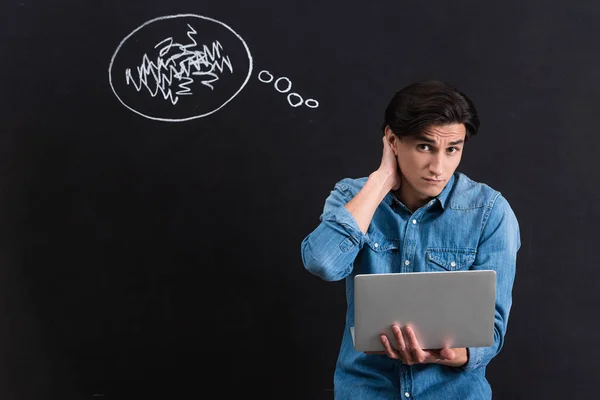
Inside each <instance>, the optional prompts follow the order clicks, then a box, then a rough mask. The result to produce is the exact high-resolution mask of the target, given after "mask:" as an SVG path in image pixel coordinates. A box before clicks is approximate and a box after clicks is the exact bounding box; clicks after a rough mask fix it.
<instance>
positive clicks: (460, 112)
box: [382, 80, 479, 142]
mask: <svg viewBox="0 0 600 400" xmlns="http://www.w3.org/2000/svg"><path fill="white" fill-rule="evenodd" d="M452 123H459V124H460V123H462V124H464V125H465V128H466V137H465V142H466V141H467V140H469V138H470V137H471V136H473V135H475V134H476V133H477V131H478V130H479V117H478V116H477V110H476V109H475V105H474V104H473V102H472V101H471V99H469V97H467V95H465V94H464V93H462V92H460V91H459V90H457V89H456V88H454V87H452V86H450V85H448V84H446V83H444V82H441V81H437V80H424V81H420V82H416V83H413V84H410V85H408V86H406V87H405V88H403V89H401V90H400V91H398V92H397V93H396V94H395V95H394V97H392V99H391V100H390V102H389V104H388V106H387V108H386V110H385V117H384V121H383V125H382V129H383V130H385V127H386V126H387V125H389V126H390V128H391V129H392V131H393V132H394V133H395V134H396V135H397V136H398V137H403V136H413V135H418V134H420V133H423V132H424V130H426V129H427V128H429V127H430V126H433V125H445V124H452Z"/></svg>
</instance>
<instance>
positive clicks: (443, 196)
mask: <svg viewBox="0 0 600 400" xmlns="http://www.w3.org/2000/svg"><path fill="white" fill-rule="evenodd" d="M454 180H455V179H454V174H452V176H451V177H450V179H449V180H448V183H446V186H444V189H443V190H442V193H440V194H439V195H438V197H437V199H438V200H439V201H440V205H441V206H442V208H446V203H448V200H449V198H450V192H452V187H453V186H454Z"/></svg>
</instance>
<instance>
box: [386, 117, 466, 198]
mask: <svg viewBox="0 0 600 400" xmlns="http://www.w3.org/2000/svg"><path fill="white" fill-rule="evenodd" d="M388 131H389V132H388ZM388 135H390V136H388ZM386 136H388V140H389V142H390V144H391V145H392V149H393V150H394V154H395V155H396V158H397V160H398V165H399V167H400V173H401V177H402V186H401V187H400V193H399V195H400V198H401V200H402V201H403V202H404V203H405V204H406V205H407V206H408V207H409V208H411V206H412V207H413V208H411V209H416V208H418V207H421V206H422V205H423V204H425V203H426V202H427V201H429V200H430V199H431V198H433V197H436V196H437V195H439V194H440V193H441V192H442V190H443V189H444V186H446V183H448V180H449V179H450V178H451V176H452V174H454V171H456V168H457V167H458V164H459V163H460V160H461V157H462V151H463V146H464V141H465V136H466V129H465V126H464V124H448V125H435V126H431V127H429V128H428V129H426V130H425V132H423V134H421V135H418V136H410V137H403V138H398V137H397V136H396V135H393V133H392V131H391V129H389V127H388V128H386Z"/></svg>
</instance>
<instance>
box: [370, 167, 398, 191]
mask: <svg viewBox="0 0 600 400" xmlns="http://www.w3.org/2000/svg"><path fill="white" fill-rule="evenodd" d="M369 180H373V181H374V182H376V183H377V186H379V187H380V188H381V190H382V191H383V192H384V193H385V194H387V193H388V192H389V191H390V190H392V189H393V187H394V173H393V172H391V171H385V170H382V169H378V170H376V171H374V172H372V173H371V175H369Z"/></svg>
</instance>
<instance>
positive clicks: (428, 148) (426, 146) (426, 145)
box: [417, 143, 460, 154]
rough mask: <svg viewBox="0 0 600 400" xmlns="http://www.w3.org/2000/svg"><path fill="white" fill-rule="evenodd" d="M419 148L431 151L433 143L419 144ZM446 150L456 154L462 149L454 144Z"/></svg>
mask: <svg viewBox="0 0 600 400" xmlns="http://www.w3.org/2000/svg"><path fill="white" fill-rule="evenodd" d="M417 148H418V149H419V150H422V151H431V150H432V147H431V145H429V144H425V143H421V144H418V145H417ZM446 151H447V152H448V154H456V153H458V152H459V151H460V148H459V147H455V146H452V147H448V148H447V149H446Z"/></svg>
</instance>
